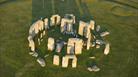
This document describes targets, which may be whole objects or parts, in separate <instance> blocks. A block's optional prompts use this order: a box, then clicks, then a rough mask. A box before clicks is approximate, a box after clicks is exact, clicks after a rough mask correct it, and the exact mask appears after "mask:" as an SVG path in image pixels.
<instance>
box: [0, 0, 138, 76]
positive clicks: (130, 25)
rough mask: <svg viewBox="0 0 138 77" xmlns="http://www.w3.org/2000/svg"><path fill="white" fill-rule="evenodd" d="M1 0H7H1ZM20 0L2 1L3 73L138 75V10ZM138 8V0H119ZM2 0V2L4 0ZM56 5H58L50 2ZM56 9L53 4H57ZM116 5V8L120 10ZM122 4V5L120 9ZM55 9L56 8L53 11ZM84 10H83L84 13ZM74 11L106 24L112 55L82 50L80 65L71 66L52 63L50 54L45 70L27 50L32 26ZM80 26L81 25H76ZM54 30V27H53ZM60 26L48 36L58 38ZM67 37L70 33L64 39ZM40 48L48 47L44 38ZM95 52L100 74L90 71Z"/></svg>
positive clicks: (86, 0)
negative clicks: (41, 19)
mask: <svg viewBox="0 0 138 77" xmlns="http://www.w3.org/2000/svg"><path fill="white" fill-rule="evenodd" d="M2 1H3V0H2ZM53 1H54V2H52V0H45V4H44V8H43V5H42V0H39V2H38V0H33V1H32V0H16V1H10V2H7V3H5V4H2V5H0V17H1V18H0V77H137V76H138V74H137V72H138V71H137V69H138V66H137V64H138V62H137V61H136V59H137V58H138V56H137V54H138V52H137V51H138V43H137V42H138V41H137V39H138V36H137V34H138V22H137V21H138V9H135V8H132V7H130V6H126V5H122V4H118V3H114V2H110V1H107V0H103V1H99V0H82V1H81V2H80V1H79V0H65V1H64V2H61V1H60V0H53ZM120 1H121V2H124V3H127V4H129V5H131V6H134V7H137V0H133V2H130V1H129V0H120ZM0 2H1V0H0ZM52 4H55V5H52ZM53 7H54V8H53ZM116 7H117V8H116ZM118 7H119V8H118ZM53 10H54V12H53ZM81 11H82V12H83V13H81ZM66 13H73V14H74V15H75V16H76V17H77V22H78V21H79V20H89V19H94V20H95V21H96V24H99V25H101V26H102V27H103V28H106V29H107V30H108V31H109V32H110V35H109V36H107V37H105V38H104V39H105V40H107V41H109V42H110V43H111V53H110V54H109V55H108V56H104V55H103V51H102V50H103V49H102V48H101V49H91V50H89V51H86V50H84V52H83V54H82V55H80V56H78V67H77V68H76V69H73V68H71V67H69V68H67V69H63V68H61V66H59V67H56V66H54V65H52V56H53V54H50V56H49V57H47V58H46V62H47V65H46V67H45V68H42V67H40V65H39V64H38V63H37V62H36V59H35V58H33V57H31V56H30V55H29V54H28V52H29V49H28V41H27V36H28V30H29V27H30V25H31V23H32V22H34V21H36V20H37V19H39V18H41V17H43V18H44V17H48V18H49V17H50V16H51V15H52V14H59V15H61V16H64V14H66ZM75 28H76V29H77V28H78V24H76V25H75ZM54 29H55V28H54ZM57 32H58V28H57V27H56V30H55V31H54V32H52V31H50V32H49V33H48V34H47V35H48V36H54V37H55V38H58V37H59V36H61V37H63V36H62V35H61V34H58V33H57ZM63 38H64V39H67V37H65V36H64V37H63ZM44 39H45V40H44V42H43V43H42V45H41V46H40V50H41V51H42V52H41V54H42V55H44V53H49V52H48V51H46V50H45V49H46V42H47V41H46V39H47V36H45V37H44ZM91 55H95V56H96V60H95V61H96V63H97V64H98V65H99V67H100V68H101V71H99V72H96V73H94V72H89V71H87V69H86V68H87V67H86V65H87V64H88V63H89V59H88V57H89V56H91Z"/></svg>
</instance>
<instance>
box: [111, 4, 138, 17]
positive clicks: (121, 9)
mask: <svg viewBox="0 0 138 77" xmlns="http://www.w3.org/2000/svg"><path fill="white" fill-rule="evenodd" d="M111 12H112V13H113V14H115V15H117V16H138V11H137V10H135V9H132V8H129V7H125V6H114V7H113V8H112V9H111Z"/></svg>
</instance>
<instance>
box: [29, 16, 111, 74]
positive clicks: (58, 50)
mask: <svg viewBox="0 0 138 77" xmlns="http://www.w3.org/2000/svg"><path fill="white" fill-rule="evenodd" d="M75 24H76V19H75V16H74V15H73V14H65V16H64V17H61V16H60V15H58V14H55V15H52V16H51V17H50V18H44V19H39V20H37V21H36V22H34V23H33V24H32V25H31V26H30V29H29V35H28V38H27V39H28V42H29V48H30V52H29V54H30V55H32V56H33V57H35V58H37V60H36V61H37V62H38V63H39V64H40V65H41V66H42V67H45V66H46V62H45V58H46V57H48V56H49V54H46V55H45V56H43V57H40V55H39V53H38V52H39V51H38V50H37V45H36V42H38V45H39V46H40V44H41V42H42V41H43V40H45V39H43V37H44V36H45V35H46V34H47V32H49V30H51V29H50V28H53V26H57V27H59V29H60V30H59V33H61V34H66V35H69V34H71V35H70V36H71V37H68V38H67V40H66V41H65V40H64V39H62V38H54V37H52V36H50V37H48V39H47V41H46V43H47V44H46V46H45V47H46V52H47V51H50V52H49V53H53V52H54V55H53V65H55V66H60V65H61V66H62V67H63V68H67V67H68V65H69V64H70V63H69V62H70V61H69V60H72V61H71V64H72V68H76V67H77V60H78V59H77V57H78V56H79V55H81V54H82V53H83V50H90V49H91V48H93V49H94V48H100V47H101V48H102V46H105V48H104V51H103V54H104V55H108V54H109V51H110V44H109V43H108V42H105V39H104V38H103V37H104V36H106V35H109V34H110V33H109V32H108V31H101V29H102V27H101V26H100V25H97V26H96V23H95V21H94V20H90V21H88V22H85V21H82V20H80V21H79V23H78V24H79V25H78V26H77V27H78V30H76V29H75V28H74V25H75ZM75 26H76V25H75ZM57 27H54V28H57ZM51 31H54V30H51ZM37 36H38V37H37ZM36 37H37V38H36ZM65 37H66V36H65ZM36 39H37V40H36ZM62 53H65V54H64V55H62ZM90 58H91V59H95V58H96V57H90ZM87 70H89V71H94V72H97V71H100V68H99V67H97V66H96V65H94V66H91V67H88V68H87Z"/></svg>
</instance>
